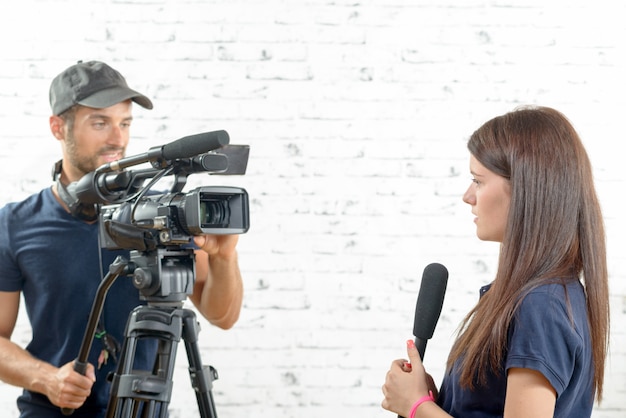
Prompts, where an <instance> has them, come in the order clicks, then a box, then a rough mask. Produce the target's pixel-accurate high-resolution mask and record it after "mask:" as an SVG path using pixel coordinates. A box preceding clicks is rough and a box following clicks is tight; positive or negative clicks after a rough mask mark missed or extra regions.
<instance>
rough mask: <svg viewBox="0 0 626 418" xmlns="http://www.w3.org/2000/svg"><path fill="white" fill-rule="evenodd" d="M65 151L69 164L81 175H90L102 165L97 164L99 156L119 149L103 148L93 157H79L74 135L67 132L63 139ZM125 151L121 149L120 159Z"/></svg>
mask: <svg viewBox="0 0 626 418" xmlns="http://www.w3.org/2000/svg"><path fill="white" fill-rule="evenodd" d="M65 149H66V152H67V156H68V159H69V163H70V164H71V165H72V166H74V167H76V168H78V169H79V170H80V172H81V175H83V176H84V175H85V174H87V173H91V172H92V171H94V170H95V169H96V168H98V167H100V166H101V165H102V164H103V163H101V162H99V159H100V155H102V154H104V153H107V152H111V151H115V152H117V151H119V150H120V148H117V147H104V148H101V149H100V150H99V151H98V153H96V154H93V155H81V154H80V153H79V152H78V146H77V144H76V138H74V133H73V132H71V131H69V132H68V133H67V136H66V138H65ZM124 155H125V150H123V149H122V153H121V157H124Z"/></svg>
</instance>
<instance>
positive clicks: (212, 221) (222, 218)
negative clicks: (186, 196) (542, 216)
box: [200, 200, 229, 228]
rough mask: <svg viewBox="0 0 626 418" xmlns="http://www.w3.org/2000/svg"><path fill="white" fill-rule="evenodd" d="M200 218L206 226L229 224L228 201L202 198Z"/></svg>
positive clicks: (203, 225)
mask: <svg viewBox="0 0 626 418" xmlns="http://www.w3.org/2000/svg"><path fill="white" fill-rule="evenodd" d="M200 219H201V222H202V227H204V228H206V227H208V226H212V225H227V224H228V219H229V210H228V202H225V201H218V200H202V201H201V202H200Z"/></svg>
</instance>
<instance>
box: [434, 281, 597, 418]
mask: <svg viewBox="0 0 626 418" xmlns="http://www.w3.org/2000/svg"><path fill="white" fill-rule="evenodd" d="M484 291H486V288H483V289H481V292H483V293H484ZM568 303H569V305H568ZM510 368H525V369H532V370H536V371H538V372H540V373H541V374H542V375H543V376H544V377H545V378H546V379H547V380H548V381H549V382H550V384H551V385H552V387H553V388H554V390H555V391H556V394H557V399H556V407H555V411H554V417H555V418H560V417H567V418H579V417H580V418H582V417H590V416H591V410H592V408H593V400H594V395H595V393H594V388H593V379H594V371H593V363H592V353H591V336H590V334H589V325H588V321H587V309H586V301H585V292H584V289H583V286H582V285H581V283H580V282H579V281H577V280H576V281H570V282H569V283H568V284H567V285H566V286H564V285H562V284H546V285H542V286H539V287H538V288H536V289H534V290H532V291H531V292H530V293H529V294H528V295H527V296H526V297H525V298H524V300H523V301H522V303H521V305H520V307H519V309H518V311H517V312H516V314H515V317H514V319H513V321H512V323H511V326H510V328H509V332H508V344H507V354H506V358H505V361H504V364H503V365H502V370H505V371H506V370H509V369H510ZM487 376H488V379H487V384H486V385H484V386H481V387H477V388H476V389H475V390H474V391H470V390H469V389H465V388H461V386H460V384H459V370H458V364H455V365H454V366H453V368H452V370H451V372H450V373H447V374H446V376H445V377H444V379H443V382H442V385H441V390H440V392H439V398H438V399H437V403H438V404H439V406H441V407H442V408H443V409H444V410H445V411H446V412H448V413H449V414H450V415H452V416H454V417H458V418H488V417H502V416H503V413H504V400H505V395H506V378H507V376H506V373H499V375H495V374H493V373H488V375H487Z"/></svg>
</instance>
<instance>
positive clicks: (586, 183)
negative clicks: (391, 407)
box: [448, 107, 609, 401]
mask: <svg viewBox="0 0 626 418" xmlns="http://www.w3.org/2000/svg"><path fill="white" fill-rule="evenodd" d="M468 148H469V151H470V152H471V154H472V155H473V156H474V157H475V158H476V159H477V160H478V161H479V162H480V163H481V164H482V165H484V166H485V167H486V168H488V169H489V170H491V171H493V172H494V173H496V174H499V175H500V176H503V177H505V178H507V179H509V181H510V184H511V205H510V211H509V214H508V221H507V227H506V232H505V237H504V240H503V243H502V245H501V247H500V248H501V250H500V257H499V263H498V270H497V273H496V277H495V279H494V281H493V284H492V287H491V289H490V290H489V291H488V292H487V293H486V294H485V295H484V296H483V297H482V298H481V299H480V300H479V302H478V303H477V305H476V306H475V307H474V308H473V309H472V310H471V311H470V312H469V314H468V315H467V316H466V317H465V319H464V320H463V322H462V323H461V326H460V331H459V336H458V338H457V340H456V342H455V344H454V346H453V348H452V351H451V353H450V357H449V359H448V368H449V369H450V368H451V367H452V365H453V364H454V362H455V361H457V360H459V361H460V370H461V375H460V376H461V377H460V379H461V384H462V385H463V386H464V387H468V388H474V387H475V385H476V384H481V383H484V382H485V379H486V373H487V371H488V370H491V371H493V372H494V373H502V372H503V371H502V370H501V369H500V368H501V367H502V364H503V362H504V357H505V355H506V345H507V332H508V329H509V324H510V323H511V320H512V318H513V315H514V313H515V310H516V309H517V307H518V306H519V304H520V302H521V300H522V299H523V297H524V296H525V295H526V294H527V293H528V292H529V291H530V290H531V289H533V288H535V287H537V286H539V285H541V284H544V283H547V282H549V281H553V280H555V279H557V278H568V277H578V278H580V279H581V280H582V281H583V284H584V287H585V292H586V297H587V317H588V320H589V324H590V330H591V343H592V346H593V347H592V353H593V362H594V372H595V374H594V379H595V381H594V384H595V389H596V398H597V400H598V401H600V400H601V399H602V390H603V381H604V362H605V357H606V354H607V347H608V335H609V301H608V297H609V296H608V293H609V291H608V273H607V264H606V243H605V235H604V224H603V219H602V213H601V210H600V204H599V202H598V198H597V196H596V192H595V187H594V184H593V175H592V168H591V164H590V162H589V158H588V156H587V153H586V151H585V149H584V147H583V144H582V142H581V140H580V138H579V136H578V134H577V133H576V131H575V130H574V128H573V127H572V125H571V124H570V122H569V121H568V120H567V119H566V118H565V116H563V115H562V114H561V113H559V112H558V111H556V110H554V109H550V108H545V107H534V108H521V109H518V110H515V111H513V112H510V113H507V114H505V115H503V116H499V117H496V118H494V119H492V120H490V121H488V122H487V123H485V124H484V125H483V126H482V127H480V128H479V129H478V130H477V131H476V132H474V134H473V135H472V136H471V138H470V140H469V142H468Z"/></svg>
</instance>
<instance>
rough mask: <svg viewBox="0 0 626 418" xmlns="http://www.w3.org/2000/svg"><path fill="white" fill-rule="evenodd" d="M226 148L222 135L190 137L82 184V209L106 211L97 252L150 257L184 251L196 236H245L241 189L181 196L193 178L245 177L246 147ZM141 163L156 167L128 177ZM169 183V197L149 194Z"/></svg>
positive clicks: (90, 175) (106, 168) (122, 162)
mask: <svg viewBox="0 0 626 418" xmlns="http://www.w3.org/2000/svg"><path fill="white" fill-rule="evenodd" d="M228 143H229V135H228V133H227V132H226V131H223V130H222V131H213V132H206V133H201V134H196V135H191V136H186V137H183V138H181V139H178V140H176V141H174V142H172V143H169V144H166V145H163V146H157V147H153V148H150V149H149V150H148V152H145V153H143V154H138V155H135V156H132V157H126V158H122V159H120V160H117V161H114V162H111V163H108V164H105V165H103V166H101V167H99V168H98V169H96V170H95V171H93V172H91V173H88V174H87V175H85V176H83V177H82V178H81V179H80V180H79V181H78V183H77V184H76V188H75V193H76V195H77V197H78V199H79V201H80V202H81V203H83V204H94V205H98V204H99V205H101V206H100V208H99V220H100V234H99V235H100V246H101V247H102V248H106V249H111V250H114V249H127V250H137V251H152V250H155V249H157V248H166V247H167V248H170V247H172V246H180V245H183V244H187V243H189V242H190V241H191V239H192V236H194V235H204V234H220V235H225V234H242V233H245V232H247V231H248V229H249V223H250V221H249V216H250V215H249V203H248V194H247V192H246V191H245V190H244V189H242V188H238V187H228V186H213V187H198V188H196V189H194V190H191V191H190V192H188V193H182V189H183V187H184V186H185V184H186V181H187V177H188V176H189V175H190V174H194V173H202V172H204V173H209V174H220V175H232V174H245V171H246V167H247V162H248V155H249V147H248V146H247V145H228ZM143 163H150V165H151V166H150V167H148V168H143V169H136V170H127V168H128V167H132V166H135V165H138V164H143ZM169 175H173V176H174V183H173V186H172V187H171V189H170V190H169V193H166V194H161V195H159V194H156V193H155V192H151V191H150V189H151V187H152V186H154V184H156V183H157V182H158V181H159V180H160V179H162V178H163V177H165V176H169ZM147 180H150V181H149V182H148V184H147V185H144V183H145V182H146V181H147Z"/></svg>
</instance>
